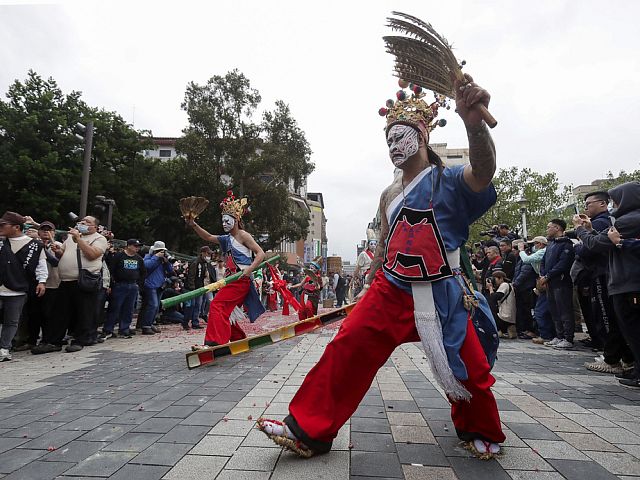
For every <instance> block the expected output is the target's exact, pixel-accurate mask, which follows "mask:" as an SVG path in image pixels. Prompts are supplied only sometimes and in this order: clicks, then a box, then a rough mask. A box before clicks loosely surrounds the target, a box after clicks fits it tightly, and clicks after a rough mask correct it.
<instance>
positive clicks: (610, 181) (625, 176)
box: [598, 170, 640, 190]
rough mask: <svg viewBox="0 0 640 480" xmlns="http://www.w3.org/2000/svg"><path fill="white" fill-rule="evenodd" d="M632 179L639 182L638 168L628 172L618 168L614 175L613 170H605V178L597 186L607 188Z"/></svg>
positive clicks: (639, 171)
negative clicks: (616, 173)
mask: <svg viewBox="0 0 640 480" xmlns="http://www.w3.org/2000/svg"><path fill="white" fill-rule="evenodd" d="M633 181H636V182H640V170H634V171H633V172H629V173H627V172H625V171H624V170H620V173H618V175H614V174H613V172H611V171H609V172H607V178H606V180H605V181H604V182H603V183H602V184H601V185H600V186H599V187H598V188H599V189H601V190H609V189H611V188H613V187H615V186H618V185H622V184H623V183H627V182H633Z"/></svg>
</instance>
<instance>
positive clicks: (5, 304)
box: [0, 294, 27, 350]
mask: <svg viewBox="0 0 640 480" xmlns="http://www.w3.org/2000/svg"><path fill="white" fill-rule="evenodd" d="M26 300H27V295H26V294H22V295H15V296H2V297H0V307H2V309H3V310H4V316H3V323H2V333H0V348H6V349H7V350H10V349H11V341H12V340H13V337H14V336H15V335H16V332H17V331H18V322H19V321H20V315H22V307H23V306H24V303H25V301H26Z"/></svg>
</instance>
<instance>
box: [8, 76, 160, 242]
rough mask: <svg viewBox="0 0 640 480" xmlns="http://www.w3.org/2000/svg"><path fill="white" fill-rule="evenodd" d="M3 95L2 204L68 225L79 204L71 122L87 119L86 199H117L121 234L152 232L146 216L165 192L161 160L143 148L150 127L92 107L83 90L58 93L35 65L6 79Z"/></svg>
mask: <svg viewBox="0 0 640 480" xmlns="http://www.w3.org/2000/svg"><path fill="white" fill-rule="evenodd" d="M7 98H8V101H6V102H5V101H0V125H1V126H2V127H1V128H0V179H1V180H0V181H1V182H2V188H0V207H2V208H3V209H7V210H15V211H18V212H20V213H23V214H28V215H32V216H33V217H34V218H36V219H39V220H43V219H49V220H52V221H54V222H56V223H57V224H58V225H60V227H61V228H64V227H65V226H67V225H68V224H69V222H70V220H69V218H68V217H67V215H66V214H67V212H70V211H74V212H78V208H79V203H80V179H81V174H82V153H83V151H82V146H83V145H82V142H81V141H79V140H78V139H77V138H76V137H75V130H74V129H75V125H76V123H77V122H86V121H87V120H89V119H90V120H93V122H94V126H95V132H94V146H93V150H92V161H91V169H92V171H91V177H90V184H89V201H90V202H91V200H92V199H93V197H94V196H95V195H105V196H108V197H111V198H114V199H115V200H116V203H117V207H116V209H115V211H114V218H113V228H114V230H115V231H116V232H117V234H118V236H119V237H120V238H128V237H134V236H135V237H139V238H142V239H144V240H147V241H150V240H151V239H152V238H153V234H154V232H153V231H152V229H151V228H150V227H149V225H148V222H147V219H148V217H149V215H150V212H152V211H153V209H154V206H153V205H154V203H155V201H156V199H158V198H161V197H162V195H163V192H162V191H160V190H159V189H158V188H157V180H158V177H161V176H162V172H161V167H160V165H159V164H158V162H156V161H153V160H150V159H145V158H144V157H143V156H142V155H141V154H140V152H141V151H142V150H143V149H145V148H147V147H148V144H149V140H148V137H149V132H145V131H141V132H138V131H135V130H133V129H132V128H131V126H130V125H128V124H127V123H126V122H125V121H124V120H123V119H122V117H120V116H119V115H118V114H116V113H114V112H107V111H105V110H100V109H98V108H94V107H90V106H89V105H87V104H86V103H85V102H84V101H82V99H81V93H80V92H71V93H70V94H67V95H65V94H63V92H62V91H61V90H60V88H59V87H58V85H57V84H56V82H55V81H54V80H53V79H52V78H49V79H47V80H44V79H43V78H42V77H40V76H39V75H38V74H37V73H35V72H33V71H29V73H28V75H27V79H26V80H25V81H24V82H20V81H18V80H16V81H15V82H14V83H13V84H12V85H11V86H10V88H9V91H8V93H7ZM92 207H93V204H92V203H89V205H88V211H89V212H91V213H94V212H92ZM103 220H104V219H103Z"/></svg>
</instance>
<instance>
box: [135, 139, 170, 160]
mask: <svg viewBox="0 0 640 480" xmlns="http://www.w3.org/2000/svg"><path fill="white" fill-rule="evenodd" d="M176 140H178V138H177V137H153V138H152V139H151V141H152V142H153V148H151V149H149V150H144V151H143V152H142V153H143V155H144V156H145V157H147V158H157V159H158V160H162V161H166V160H171V159H173V158H176V157H177V156H178V153H177V152H176Z"/></svg>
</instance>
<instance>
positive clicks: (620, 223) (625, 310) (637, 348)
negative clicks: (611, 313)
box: [573, 182, 640, 388]
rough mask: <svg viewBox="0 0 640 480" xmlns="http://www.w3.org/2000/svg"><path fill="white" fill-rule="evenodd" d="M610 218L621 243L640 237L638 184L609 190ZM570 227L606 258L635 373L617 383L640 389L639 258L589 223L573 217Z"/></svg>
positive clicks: (613, 295)
mask: <svg viewBox="0 0 640 480" xmlns="http://www.w3.org/2000/svg"><path fill="white" fill-rule="evenodd" d="M609 196H610V197H611V204H610V205H611V207H612V208H611V210H610V213H611V215H612V216H613V217H614V218H615V223H614V225H615V228H616V229H617V231H618V232H620V236H621V238H622V239H634V238H638V237H640V182H628V183H624V184H622V185H619V186H617V187H615V188H612V189H611V190H609ZM573 224H574V225H575V226H576V234H577V236H578V238H579V239H580V240H582V243H583V244H584V245H585V246H586V247H587V248H588V249H589V250H592V251H600V252H608V254H609V283H608V286H609V295H610V296H611V298H612V300H613V307H614V310H615V313H616V316H617V318H618V320H619V326H620V329H621V330H622V334H623V335H624V338H625V340H626V341H627V344H628V345H629V348H630V349H631V352H632V353H633V356H634V357H635V369H634V371H633V373H631V374H629V375H620V376H618V378H620V377H626V378H620V383H622V384H623V385H627V386H630V387H636V388H640V366H639V364H638V359H640V256H638V255H637V254H636V253H633V252H631V251H629V250H625V248H623V244H622V242H620V243H618V244H614V243H613V242H612V241H611V240H610V239H609V237H608V235H607V233H608V232H600V233H598V232H595V231H593V230H590V229H589V228H587V227H588V225H589V224H588V223H587V222H586V221H585V220H584V219H583V218H581V217H579V216H577V215H576V216H575V217H574V218H573Z"/></svg>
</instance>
